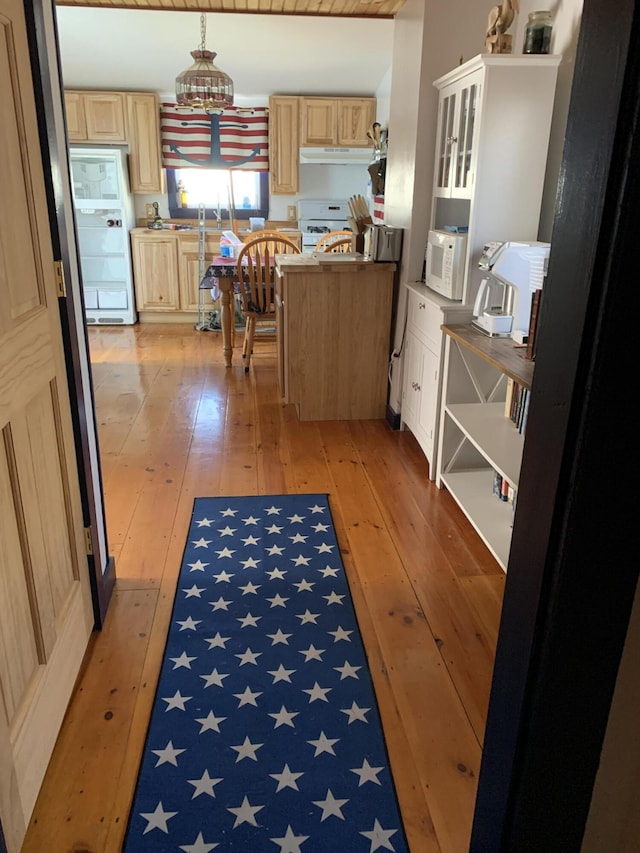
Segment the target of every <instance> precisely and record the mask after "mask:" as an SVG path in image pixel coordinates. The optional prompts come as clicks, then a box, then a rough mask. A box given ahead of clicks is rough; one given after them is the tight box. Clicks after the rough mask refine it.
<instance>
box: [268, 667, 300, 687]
mask: <svg viewBox="0 0 640 853" xmlns="http://www.w3.org/2000/svg"><path fill="white" fill-rule="evenodd" d="M267 672H268V673H269V675H272V676H273V683H274V684H277V683H278V682H279V681H288V682H289V684H291V679H290V678H289V676H290V675H292V674H293V673H294V672H295V669H285V668H284V666H283V665H282V664H280V666H279V667H278V668H277V669H268V670H267Z"/></svg>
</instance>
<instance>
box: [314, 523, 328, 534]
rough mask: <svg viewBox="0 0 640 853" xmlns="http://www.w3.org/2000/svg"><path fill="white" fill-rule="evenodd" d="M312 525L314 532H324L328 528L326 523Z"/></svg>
mask: <svg viewBox="0 0 640 853" xmlns="http://www.w3.org/2000/svg"><path fill="white" fill-rule="evenodd" d="M312 527H313V529H314V530H315V532H316V533H326V532H327V530H328V529H329V525H328V524H320V523H318V524H314V525H312Z"/></svg>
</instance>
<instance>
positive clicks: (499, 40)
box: [484, 0, 520, 53]
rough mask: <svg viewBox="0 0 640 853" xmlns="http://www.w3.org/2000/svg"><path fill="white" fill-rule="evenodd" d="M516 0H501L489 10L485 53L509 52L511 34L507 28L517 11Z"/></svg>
mask: <svg viewBox="0 0 640 853" xmlns="http://www.w3.org/2000/svg"><path fill="white" fill-rule="evenodd" d="M519 11H520V8H519V4H518V0H502V3H500V5H499V6H494V7H493V9H492V10H491V11H490V12H489V20H488V22H487V35H486V38H485V42H484V45H485V48H486V52H487V53H511V40H512V39H511V36H510V35H508V34H507V30H508V29H509V27H510V26H511V24H512V23H513V19H514V18H515V16H516V12H519Z"/></svg>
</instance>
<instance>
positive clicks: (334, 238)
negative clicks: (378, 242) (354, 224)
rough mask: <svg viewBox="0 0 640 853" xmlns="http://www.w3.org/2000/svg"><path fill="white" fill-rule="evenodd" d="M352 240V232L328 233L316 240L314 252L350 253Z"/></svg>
mask: <svg viewBox="0 0 640 853" xmlns="http://www.w3.org/2000/svg"><path fill="white" fill-rule="evenodd" d="M352 239H353V232H352V231H329V233H328V234H323V235H322V237H321V238H320V239H319V240H318V242H317V243H316V247H315V249H314V252H350V251H351V245H352V242H351V241H352Z"/></svg>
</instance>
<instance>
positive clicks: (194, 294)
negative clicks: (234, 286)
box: [178, 237, 220, 311]
mask: <svg viewBox="0 0 640 853" xmlns="http://www.w3.org/2000/svg"><path fill="white" fill-rule="evenodd" d="M178 241H179V276H180V308H181V310H182V311H197V310H198V307H199V300H200V279H201V275H200V251H199V244H198V240H197V238H196V239H193V238H191V237H179V238H178ZM219 253H220V240H219V238H216V239H215V240H211V239H208V240H207V242H206V245H205V254H204V257H205V270H206V268H207V267H208V266H209V264H210V263H211V261H212V260H213V258H214V257H215V256H216V255H218V254H219ZM203 297H204V300H205V304H207V305H209V304H210V303H211V297H210V294H209V291H206V293H204V294H203Z"/></svg>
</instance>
